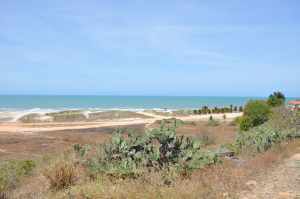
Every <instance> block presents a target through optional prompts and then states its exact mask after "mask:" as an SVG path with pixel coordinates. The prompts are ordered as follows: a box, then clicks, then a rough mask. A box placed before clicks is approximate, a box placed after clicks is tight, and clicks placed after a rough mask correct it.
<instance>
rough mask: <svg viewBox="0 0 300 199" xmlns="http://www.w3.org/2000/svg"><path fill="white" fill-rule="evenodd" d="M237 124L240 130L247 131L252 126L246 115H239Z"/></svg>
mask: <svg viewBox="0 0 300 199" xmlns="http://www.w3.org/2000/svg"><path fill="white" fill-rule="evenodd" d="M238 124H239V125H240V130H242V131H248V130H249V129H250V128H252V127H253V123H252V122H251V120H250V118H249V117H247V116H243V117H240V118H239V119H238Z"/></svg>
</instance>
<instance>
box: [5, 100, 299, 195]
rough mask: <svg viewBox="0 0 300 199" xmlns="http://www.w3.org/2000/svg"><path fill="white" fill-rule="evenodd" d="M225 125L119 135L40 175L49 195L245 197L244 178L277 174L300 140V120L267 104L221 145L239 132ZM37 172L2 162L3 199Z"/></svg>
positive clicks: (165, 125) (80, 148)
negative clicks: (289, 146)
mask: <svg viewBox="0 0 300 199" xmlns="http://www.w3.org/2000/svg"><path fill="white" fill-rule="evenodd" d="M273 95H274V96H275V94H273ZM276 96H280V95H277V94H276ZM231 109H232V111H233V112H235V111H239V110H238V109H239V108H238V107H233V106H231V107H230V108H229V110H228V111H231ZM205 110H206V111H204V112H203V113H205V114H207V113H209V112H211V113H212V110H210V111H208V110H209V109H208V108H205ZM215 112H216V110H215ZM68 114H69V113H62V114H61V115H62V116H63V115H68ZM72 114H73V113H72ZM75 114H77V113H75ZM197 114H198V113H197ZM201 114H202V110H201ZM61 115H60V116H59V117H62V116H61ZM53 116H54V115H53ZM56 116H57V115H56ZM96 116H97V115H96ZM223 119H224V122H220V121H216V120H214V118H213V116H211V117H209V120H208V121H207V123H206V122H203V123H202V124H203V125H202V126H200V125H199V123H196V125H193V126H192V125H187V124H192V123H189V122H185V121H182V120H179V119H176V118H170V119H165V120H160V121H156V122H155V123H154V125H153V126H154V127H153V126H151V127H149V126H148V128H149V129H147V130H146V131H145V132H139V133H134V132H132V131H128V130H126V131H123V130H121V129H118V130H117V131H115V132H114V133H113V135H109V138H110V139H109V141H107V142H105V143H102V144H75V145H73V148H72V150H71V151H67V152H66V153H64V154H63V155H62V156H63V157H59V158H57V157H54V158H53V159H54V160H52V159H51V160H50V161H49V162H47V164H46V166H45V165H44V166H43V167H44V168H42V169H40V170H41V171H42V172H40V173H39V175H42V176H43V178H44V181H45V182H47V183H46V184H47V187H46V191H45V190H44V192H43V193H42V195H43V196H45V198H86V199H87V198H239V197H238V194H237V193H236V192H238V191H239V190H242V189H243V188H244V187H243V185H244V184H245V181H244V179H242V177H241V176H246V177H247V175H248V178H247V179H246V180H247V181H248V180H249V176H250V174H253V173H254V172H257V170H258V169H259V168H260V167H263V165H264V166H266V168H264V169H267V168H269V166H270V165H271V164H272V161H274V160H276V159H279V158H278V157H277V152H278V151H280V150H282V149H278V150H277V151H276V150H274V149H276V146H281V145H282V144H286V143H289V142H290V141H291V140H295V139H296V138H299V137H300V133H299V132H300V131H299V130H300V129H299V128H300V126H299V125H300V113H299V112H296V111H290V110H288V109H287V108H285V107H284V106H277V105H276V106H273V105H270V103H269V102H267V101H261V100H255V101H249V102H248V103H247V104H246V106H245V109H244V115H243V116H242V117H239V118H236V119H235V121H233V122H231V124H238V125H239V127H240V129H241V130H240V131H239V132H238V133H237V134H235V133H234V132H231V134H230V139H227V140H226V141H224V140H225V139H224V137H225V136H226V135H225V133H224V135H223V134H222V135H220V136H224V137H223V140H222V141H219V139H216V138H215V137H214V135H217V136H219V134H214V133H215V132H213V133H212V132H211V130H214V129H219V130H220V129H222V128H224V126H225V125H226V127H227V128H228V127H230V128H231V129H237V127H234V126H230V125H231V124H230V123H227V121H226V120H225V119H226V116H225V117H224V118H223ZM218 125H220V126H219V127H215V126H218ZM152 127H153V129H151V128H152ZM155 127H157V128H155ZM195 127H197V128H195ZM182 129H184V131H182V132H180V131H179V130H182ZM191 129H193V130H195V129H197V131H198V130H201V133H199V132H196V133H195V132H193V134H192V133H190V132H188V131H191ZM207 129H209V131H207V132H206V131H205V130H207ZM176 131H178V132H180V136H179V135H177V134H176ZM232 131H234V130H232ZM222 132H225V131H222ZM218 133H219V132H218ZM181 134H182V135H181ZM183 135H190V136H193V137H188V136H183ZM227 136H228V135H227ZM235 136H236V137H235ZM228 143H230V144H228ZM221 144H223V146H221V147H220V145H221ZM209 149H210V150H209ZM273 150H274V151H276V152H274V151H273ZM249 154H250V155H249ZM264 154H266V155H265V156H264ZM224 156H227V157H226V158H224ZM232 156H234V157H232ZM56 159H58V160H56ZM252 160H253V162H251V161H252ZM217 163H220V164H217ZM249 164H252V165H250V166H249ZM39 166H40V165H39ZM34 167H35V164H34V163H33V162H31V161H27V162H26V161H23V162H22V161H21V162H15V161H12V162H10V161H9V162H5V163H3V164H2V163H1V164H0V198H1V197H3V198H4V197H6V196H5V195H4V192H6V191H7V190H10V189H13V188H15V187H16V185H17V184H19V182H20V180H21V179H22V178H23V177H24V176H27V175H29V174H30V173H31V172H32V169H33V168H34ZM249 167H253V168H254V169H252V170H251V169H250V170H251V172H252V173H251V172H249V171H248V170H247V169H249ZM246 168H247V169H246ZM253 170H254V171H253ZM1 194H2V195H3V196H2V195H1ZM20 198H22V197H20Z"/></svg>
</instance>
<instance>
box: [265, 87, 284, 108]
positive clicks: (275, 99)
mask: <svg viewBox="0 0 300 199" xmlns="http://www.w3.org/2000/svg"><path fill="white" fill-rule="evenodd" d="M284 102H285V96H284V94H283V93H281V92H280V91H278V92H274V93H273V94H271V95H270V96H269V98H268V100H267V103H268V105H269V106H271V107H276V106H281V105H283V104H284Z"/></svg>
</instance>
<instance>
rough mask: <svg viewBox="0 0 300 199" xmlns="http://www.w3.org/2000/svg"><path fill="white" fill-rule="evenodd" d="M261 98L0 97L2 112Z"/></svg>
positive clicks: (223, 103)
mask: <svg viewBox="0 0 300 199" xmlns="http://www.w3.org/2000/svg"><path fill="white" fill-rule="evenodd" d="M249 99H263V98H258V97H186V96H184V97H183V96H182V97H179V96H33V95H26V96H25V95H5V96H3V95H2V96H1V95H0V109H33V108H40V109H93V108H97V109H154V108H158V109H184V108H199V107H202V106H204V105H206V106H229V105H230V104H232V105H236V106H240V105H244V104H245V103H246V102H247V101H248V100H249Z"/></svg>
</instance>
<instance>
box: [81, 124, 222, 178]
mask: <svg viewBox="0 0 300 199" xmlns="http://www.w3.org/2000/svg"><path fill="white" fill-rule="evenodd" d="M200 148H201V142H200V141H199V140H196V139H192V138H189V137H184V136H176V132H175V127H172V128H170V127H164V126H162V127H161V128H159V129H153V130H151V131H149V132H147V133H146V134H144V135H133V134H129V135H128V136H126V135H121V134H120V133H118V132H117V133H114V135H113V136H112V139H111V142H110V143H106V144H102V145H99V146H97V153H96V155H94V156H93V157H92V158H85V157H83V160H84V161H83V162H85V165H86V166H87V168H88V169H89V171H90V172H91V173H92V174H97V173H104V174H107V175H110V176H114V177H121V178H125V177H137V176H139V175H140V174H141V173H143V172H145V171H161V170H165V169H167V170H168V169H170V168H176V169H177V170H178V171H183V170H184V171H191V170H193V169H198V168H201V167H203V166H205V165H208V164H214V163H216V162H217V156H216V154H215V153H212V152H209V151H203V150H201V149H200ZM86 157H90V156H89V155H87V156H86Z"/></svg>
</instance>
